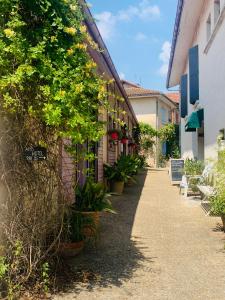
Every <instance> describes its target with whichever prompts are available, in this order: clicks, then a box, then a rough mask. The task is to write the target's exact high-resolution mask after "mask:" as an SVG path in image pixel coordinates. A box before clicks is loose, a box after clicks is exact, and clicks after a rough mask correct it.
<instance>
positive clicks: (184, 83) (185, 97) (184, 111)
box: [180, 74, 188, 118]
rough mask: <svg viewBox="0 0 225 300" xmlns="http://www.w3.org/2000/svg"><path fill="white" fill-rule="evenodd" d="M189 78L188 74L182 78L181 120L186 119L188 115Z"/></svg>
mask: <svg viewBox="0 0 225 300" xmlns="http://www.w3.org/2000/svg"><path fill="white" fill-rule="evenodd" d="M187 89H188V76H187V74H185V75H183V76H182V77H181V82H180V93H181V103H180V115H181V118H185V117H186V116H187V114H188V105H187V104H188V93H187Z"/></svg>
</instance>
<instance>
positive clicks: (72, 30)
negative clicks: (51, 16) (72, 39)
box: [64, 27, 77, 35]
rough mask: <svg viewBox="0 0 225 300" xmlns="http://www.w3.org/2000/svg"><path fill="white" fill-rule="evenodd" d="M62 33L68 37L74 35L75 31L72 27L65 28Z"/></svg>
mask: <svg viewBox="0 0 225 300" xmlns="http://www.w3.org/2000/svg"><path fill="white" fill-rule="evenodd" d="M64 31H65V32H66V33H68V34H70V35H75V34H76V32H77V30H76V29H75V28H74V27H66V28H65V29H64Z"/></svg>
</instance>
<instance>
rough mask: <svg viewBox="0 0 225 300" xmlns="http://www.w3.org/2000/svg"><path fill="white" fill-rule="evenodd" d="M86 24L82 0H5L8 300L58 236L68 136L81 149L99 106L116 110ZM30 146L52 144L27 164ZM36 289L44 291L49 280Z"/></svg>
mask: <svg viewBox="0 0 225 300" xmlns="http://www.w3.org/2000/svg"><path fill="white" fill-rule="evenodd" d="M84 24H85V22H84V15H83V13H82V8H81V7H80V5H79V1H78V0H36V1H30V0H0V147H1V151H0V177H1V182H0V191H1V192H2V191H3V192H2V195H4V197H2V198H1V201H0V208H1V209H0V211H1V215H0V219H1V221H0V238H1V241H0V244H4V246H5V247H4V249H3V251H2V253H3V254H4V255H3V256H0V262H2V263H1V265H2V266H0V269H1V270H3V271H4V278H1V276H0V280H1V279H2V280H3V281H4V284H7V285H8V297H9V298H8V299H11V298H10V297H12V298H13V293H15V292H16V290H17V289H20V288H22V287H23V286H24V285H25V284H26V283H27V282H28V281H30V280H31V281H32V282H36V281H37V277H38V274H39V277H41V276H40V274H42V273H43V266H46V265H47V261H48V255H49V254H50V253H51V252H52V251H53V250H54V249H55V247H56V245H57V243H58V242H59V241H60V233H61V230H62V220H63V214H64V211H65V209H66V206H67V203H68V199H66V198H65V195H64V194H63V192H62V191H63V184H62V182H61V176H60V158H59V153H60V151H61V146H60V145H61V142H60V141H62V140H63V139H64V140H70V145H71V147H69V148H70V149H68V150H69V152H70V154H76V153H73V151H72V149H75V148H74V145H75V144H83V143H84V142H86V141H87V140H89V141H90V142H96V141H98V140H99V139H100V138H101V137H102V136H103V134H104V123H103V122H101V121H100V120H99V119H98V112H99V110H100V109H103V110H107V111H108V112H109V113H111V112H112V114H113V113H114V111H113V109H112V108H111V107H110V104H109V102H108V93H107V88H106V87H107V85H110V84H111V82H106V81H105V80H104V79H103V78H102V77H101V76H100V75H99V73H98V70H97V66H96V64H95V62H94V60H93V59H92V58H91V56H90V55H89V49H91V48H92V49H94V51H101V49H98V46H97V45H96V44H95V43H94V42H93V41H92V39H91V37H90V35H89V33H88V31H87V28H86V26H85V25H84ZM118 100H121V99H118ZM116 121H117V122H119V120H116ZM31 145H41V146H43V147H46V148H47V150H48V158H47V160H46V161H44V162H29V161H26V160H25V159H24V150H25V149H26V148H27V147H29V146H31ZM18 244H19V245H20V255H19V256H18V255H15V253H17V252H15V251H16V249H17V245H18ZM0 246H1V245H0ZM3 271H1V272H2V273H3ZM46 278H47V275H46V276H45V279H46ZM38 286H39V287H40V286H44V290H46V280H44V282H39V284H38ZM9 294H10V295H11V294H12V296H9Z"/></svg>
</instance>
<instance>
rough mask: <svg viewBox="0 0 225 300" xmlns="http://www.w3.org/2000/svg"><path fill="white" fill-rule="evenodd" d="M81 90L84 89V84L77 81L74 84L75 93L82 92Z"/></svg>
mask: <svg viewBox="0 0 225 300" xmlns="http://www.w3.org/2000/svg"><path fill="white" fill-rule="evenodd" d="M83 90H84V86H83V84H82V83H79V84H76V85H75V91H76V93H77V94H80V93H82V92H83Z"/></svg>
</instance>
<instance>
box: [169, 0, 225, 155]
mask: <svg viewBox="0 0 225 300" xmlns="http://www.w3.org/2000/svg"><path fill="white" fill-rule="evenodd" d="M177 85H180V88H181V105H180V107H181V117H182V119H181V152H182V156H183V157H184V158H185V157H197V158H198V159H210V158H216V157H217V137H218V135H219V134H222V135H224V128H225V0H207V1H206V0H205V1H204V0H179V1H178V9H177V16H176V23H175V28H174V37H173V45H172V52H171V58H170V66H169V72H168V80H167V87H168V88H169V87H174V86H177Z"/></svg>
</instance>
